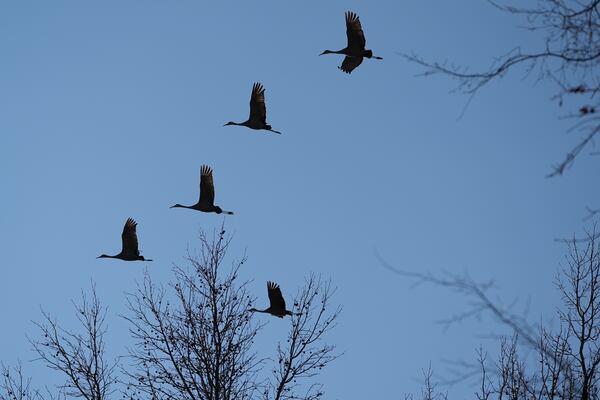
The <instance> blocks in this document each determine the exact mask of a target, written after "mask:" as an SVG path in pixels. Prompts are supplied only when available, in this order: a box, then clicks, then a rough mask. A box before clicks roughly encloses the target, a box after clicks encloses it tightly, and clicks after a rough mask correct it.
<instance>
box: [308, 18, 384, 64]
mask: <svg viewBox="0 0 600 400" xmlns="http://www.w3.org/2000/svg"><path fill="white" fill-rule="evenodd" d="M346 36H347V37H348V45H347V46H346V47H345V48H343V49H341V50H338V51H332V50H325V51H324V52H322V53H321V54H319V55H321V56H322V55H323V54H344V55H346V57H345V58H344V61H343V62H342V65H341V66H340V67H338V68H339V69H341V70H342V71H344V72H345V73H347V74H349V73H350V72H352V71H353V70H354V69H355V68H356V67H358V66H359V65H360V64H361V63H362V61H363V58H364V57H367V58H374V59H376V60H383V58H381V57H377V56H374V55H373V51H371V50H365V45H366V44H367V41H366V40H365V34H364V32H363V30H362V26H361V25H360V19H358V15H356V14H355V13H353V12H352V11H346Z"/></svg>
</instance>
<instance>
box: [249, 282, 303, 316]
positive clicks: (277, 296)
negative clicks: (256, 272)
mask: <svg viewBox="0 0 600 400" xmlns="http://www.w3.org/2000/svg"><path fill="white" fill-rule="evenodd" d="M267 291H268V292H269V303H270V305H269V308H266V309H264V310H257V309H256V308H251V309H250V311H255V312H261V313H267V314H271V315H274V316H276V317H279V318H283V317H284V316H286V315H293V314H292V312H291V311H289V310H286V309H285V300H284V299H283V295H282V294H281V289H280V288H279V285H277V284H276V283H274V282H267Z"/></svg>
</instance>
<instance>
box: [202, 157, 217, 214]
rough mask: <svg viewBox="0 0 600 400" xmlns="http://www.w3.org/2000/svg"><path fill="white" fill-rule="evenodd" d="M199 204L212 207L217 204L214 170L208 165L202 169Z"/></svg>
mask: <svg viewBox="0 0 600 400" xmlns="http://www.w3.org/2000/svg"><path fill="white" fill-rule="evenodd" d="M199 202H200V203H202V204H210V205H213V204H214V202H215V186H214V184H213V176H212V169H211V168H210V167H209V166H208V165H203V166H201V167H200V199H199Z"/></svg>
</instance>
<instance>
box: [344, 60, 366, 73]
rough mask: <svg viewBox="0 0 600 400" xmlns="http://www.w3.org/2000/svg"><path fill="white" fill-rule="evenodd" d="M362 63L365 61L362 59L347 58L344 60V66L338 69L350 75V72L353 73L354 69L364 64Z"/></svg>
mask: <svg viewBox="0 0 600 400" xmlns="http://www.w3.org/2000/svg"><path fill="white" fill-rule="evenodd" d="M362 61H363V58H362V57H350V56H346V57H345V58H344V61H343V62H342V65H341V66H340V67H338V68H339V69H341V70H342V71H344V72H345V73H347V74H349V73H350V72H352V71H353V70H354V68H356V67H358V66H359V65H360V63H362Z"/></svg>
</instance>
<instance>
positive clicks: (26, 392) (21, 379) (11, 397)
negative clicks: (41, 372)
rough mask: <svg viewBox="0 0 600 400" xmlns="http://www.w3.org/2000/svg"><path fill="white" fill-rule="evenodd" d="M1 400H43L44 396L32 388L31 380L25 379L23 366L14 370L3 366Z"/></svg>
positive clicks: (0, 381) (0, 385) (0, 386)
mask: <svg viewBox="0 0 600 400" xmlns="http://www.w3.org/2000/svg"><path fill="white" fill-rule="evenodd" d="M0 370H1V371H2V379H1V380H0V400H43V399H44V396H42V395H41V394H40V392H39V391H38V390H37V389H34V388H33V387H32V386H31V378H28V377H25V375H24V374H23V369H22V367H21V364H18V365H17V366H16V367H14V368H10V367H7V366H6V365H4V364H3V365H2V367H1V368H0Z"/></svg>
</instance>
